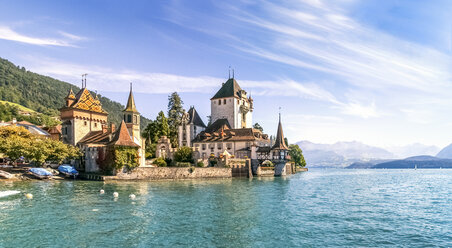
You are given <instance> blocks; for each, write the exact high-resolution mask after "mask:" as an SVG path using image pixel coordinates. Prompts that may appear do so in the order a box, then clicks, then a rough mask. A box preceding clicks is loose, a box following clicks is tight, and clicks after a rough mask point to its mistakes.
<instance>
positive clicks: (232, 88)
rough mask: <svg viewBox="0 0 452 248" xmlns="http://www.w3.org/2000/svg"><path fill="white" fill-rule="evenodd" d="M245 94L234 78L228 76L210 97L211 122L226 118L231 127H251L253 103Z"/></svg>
mask: <svg viewBox="0 0 452 248" xmlns="http://www.w3.org/2000/svg"><path fill="white" fill-rule="evenodd" d="M246 94H247V93H246V91H244V90H242V88H240V86H239V84H238V83H237V81H236V80H235V79H234V78H229V79H228V81H226V83H223V85H222V87H221V88H220V90H219V91H218V92H217V93H216V94H215V95H214V96H213V97H212V98H211V99H210V102H211V115H210V117H211V123H214V122H215V121H217V120H219V119H227V120H228V122H229V125H230V126H231V128H233V129H236V128H251V127H252V121H253V120H252V112H253V104H252V98H248V97H247V95H246Z"/></svg>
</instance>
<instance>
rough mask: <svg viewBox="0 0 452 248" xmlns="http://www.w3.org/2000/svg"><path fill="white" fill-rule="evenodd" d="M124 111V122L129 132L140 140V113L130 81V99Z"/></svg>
mask: <svg viewBox="0 0 452 248" xmlns="http://www.w3.org/2000/svg"><path fill="white" fill-rule="evenodd" d="M123 112H124V122H125V124H126V126H127V130H128V131H129V134H130V135H131V136H132V137H135V138H136V139H137V140H140V139H141V136H140V113H139V112H138V110H137V108H136V106H135V99H134V98H133V93H132V83H130V93H129V99H128V100H127V105H126V108H125V109H124V111H123Z"/></svg>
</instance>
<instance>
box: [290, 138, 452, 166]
mask: <svg viewBox="0 0 452 248" xmlns="http://www.w3.org/2000/svg"><path fill="white" fill-rule="evenodd" d="M297 144H298V145H299V146H300V148H301V149H302V150H303V155H304V157H305V159H306V162H307V163H308V166H309V167H335V168H345V167H347V166H349V165H351V164H352V165H353V167H354V168H370V167H372V166H375V165H377V164H380V163H385V162H390V161H394V160H396V159H398V158H404V157H412V156H415V155H435V154H436V153H437V152H438V151H439V150H440V149H439V148H438V147H436V146H427V145H422V144H419V143H416V144H412V145H408V146H400V147H394V148H391V151H388V150H386V149H383V148H379V147H375V146H370V145H366V144H363V143H361V142H357V141H352V142H337V143H334V144H316V143H313V142H310V141H300V142H298V143H297ZM450 150H451V153H450V154H451V157H452V147H451V149H450ZM428 157H429V156H428Z"/></svg>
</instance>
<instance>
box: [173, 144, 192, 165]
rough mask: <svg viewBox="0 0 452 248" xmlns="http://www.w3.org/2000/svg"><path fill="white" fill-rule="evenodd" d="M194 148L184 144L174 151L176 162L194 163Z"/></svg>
mask: <svg viewBox="0 0 452 248" xmlns="http://www.w3.org/2000/svg"><path fill="white" fill-rule="evenodd" d="M192 152H193V151H192V150H191V148H190V147H187V146H183V147H180V148H179V149H178V150H177V151H176V152H175V153H174V160H175V161H176V162H189V163H193V157H192Z"/></svg>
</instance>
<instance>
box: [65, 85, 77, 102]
mask: <svg viewBox="0 0 452 248" xmlns="http://www.w3.org/2000/svg"><path fill="white" fill-rule="evenodd" d="M64 100H65V101H66V107H69V106H71V105H72V103H74V101H75V100H76V98H75V95H74V92H73V91H72V88H71V89H70V90H69V92H68V94H67V96H66V97H65V98H64Z"/></svg>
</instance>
